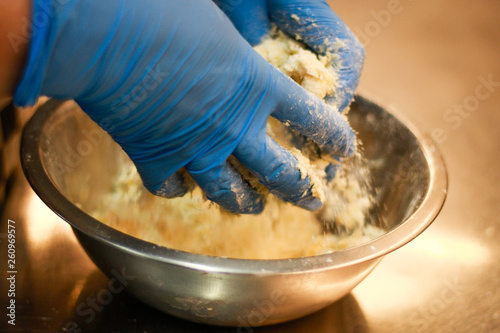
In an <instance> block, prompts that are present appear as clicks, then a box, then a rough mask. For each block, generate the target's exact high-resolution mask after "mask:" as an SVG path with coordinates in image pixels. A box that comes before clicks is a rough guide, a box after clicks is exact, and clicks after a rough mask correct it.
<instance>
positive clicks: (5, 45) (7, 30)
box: [0, 0, 32, 105]
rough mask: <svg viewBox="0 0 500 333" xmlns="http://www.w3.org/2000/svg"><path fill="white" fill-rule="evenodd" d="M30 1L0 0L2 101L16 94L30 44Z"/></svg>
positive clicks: (0, 82) (0, 96)
mask: <svg viewBox="0 0 500 333" xmlns="http://www.w3.org/2000/svg"><path fill="white" fill-rule="evenodd" d="M31 5H32V4H31V1H30V0H14V1H13V0H0V8H1V10H0V105H4V104H5V103H6V102H7V101H9V100H10V99H11V98H12V96H13V95H14V91H15V89H16V86H17V84H18V83H19V80H20V79H21V75H22V73H23V68H24V65H25V62H26V57H27V53H28V48H29V38H30V33H31V26H30V24H29V22H30V21H31Z"/></svg>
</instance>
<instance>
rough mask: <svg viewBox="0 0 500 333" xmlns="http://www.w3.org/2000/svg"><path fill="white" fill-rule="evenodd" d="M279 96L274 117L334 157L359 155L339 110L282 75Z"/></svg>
mask: <svg viewBox="0 0 500 333" xmlns="http://www.w3.org/2000/svg"><path fill="white" fill-rule="evenodd" d="M276 86H277V88H278V91H277V93H276V95H277V96H281V100H280V101H279V102H278V105H277V107H276V108H275V110H274V111H273V113H272V116H273V117H274V118H276V119H278V120H280V121H281V122H283V123H285V124H287V125H289V126H290V128H291V129H293V130H295V131H297V132H299V133H300V134H302V135H304V136H306V137H308V138H309V139H311V140H313V141H314V142H316V143H317V144H318V145H319V146H320V148H321V149H322V150H323V151H325V152H326V153H328V154H330V155H332V156H341V157H344V156H349V155H352V153H354V152H355V151H356V140H355V135H354V132H353V130H352V128H351V127H350V125H349V123H348V122H347V120H346V119H345V118H344V116H343V115H341V114H340V113H338V112H337V109H336V108H334V107H332V106H330V105H327V104H326V103H325V102H323V101H322V100H321V99H319V98H318V97H316V96H315V95H313V94H311V93H309V92H308V91H306V90H305V89H304V88H302V87H301V86H299V85H298V84H296V83H295V82H293V81H291V80H289V79H288V78H286V77H281V76H279V75H278V84H277V85H276Z"/></svg>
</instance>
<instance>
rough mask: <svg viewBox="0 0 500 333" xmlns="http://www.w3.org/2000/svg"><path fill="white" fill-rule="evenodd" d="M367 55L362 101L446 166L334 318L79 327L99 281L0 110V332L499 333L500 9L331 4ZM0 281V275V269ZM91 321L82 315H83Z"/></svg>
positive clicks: (12, 114) (149, 318) (416, 2)
mask: <svg viewBox="0 0 500 333" xmlns="http://www.w3.org/2000/svg"><path fill="white" fill-rule="evenodd" d="M329 3H330V4H331V6H332V8H333V9H334V10H335V11H336V12H337V14H339V16H340V17H341V18H343V19H344V21H345V22H346V23H347V24H348V25H349V26H350V27H351V29H352V30H353V31H354V32H355V33H356V35H357V36H358V37H359V39H360V40H361V41H362V43H363V44H364V45H365V48H366V63H365V69H364V72H363V75H362V79H361V84H360V91H361V92H362V93H364V94H365V95H367V96H368V97H372V98H373V99H374V100H375V101H377V102H379V103H380V104H382V105H383V106H387V107H389V108H390V109H392V110H395V112H396V113H397V114H398V115H402V116H404V117H405V118H408V119H410V120H411V121H412V122H413V123H415V124H416V125H417V126H418V127H419V128H420V129H422V130H423V131H424V132H426V133H427V134H428V135H429V136H431V137H432V138H433V139H434V140H435V141H436V143H437V146H438V147H439V149H440V151H441V153H442V154H443V157H444V160H445V163H446V164H447V168H448V176H449V191H448V197H447V200H446V203H445V205H444V207H443V210H442V212H441V214H440V215H439V216H438V218H437V219H436V221H435V222H434V223H433V224H432V225H431V227H430V228H429V229H428V230H426V231H425V232H424V233H423V234H422V235H421V236H420V237H418V238H417V239H416V240H414V241H413V242H411V243H410V244H408V245H406V246H405V247H403V248H402V249H399V250H398V251H396V252H394V253H392V254H390V255H389V256H387V257H386V258H385V259H384V260H383V261H382V262H381V264H380V265H379V266H378V267H377V268H376V269H375V271H374V272H373V273H372V274H371V275H370V276H368V278H367V279H366V280H364V281H363V282H362V283H361V284H360V285H359V286H358V287H356V288H355V289H354V291H353V292H352V293H351V294H349V295H348V296H346V297H344V298H343V299H342V300H340V301H338V302H336V303H335V304H333V305H332V306H330V307H328V308H326V309H324V310H323V311H320V312H318V313H315V314H313V315H310V316H308V317H305V318H303V319H300V320H296V321H293V322H290V323H286V324H283V325H277V326H272V327H267V328H255V327H240V328H215V327H206V326H201V325H196V324H192V323H188V322H185V321H182V320H179V319H175V318H172V317H169V316H167V315H164V314H161V313H158V312H157V311H155V310H152V309H150V308H149V307H147V306H145V305H142V304H141V303H139V302H138V301H135V300H134V299H132V298H130V297H129V296H127V295H126V294H125V293H120V294H117V295H114V298H113V299H112V300H111V301H110V303H109V304H107V305H106V306H105V307H102V308H99V309H95V311H94V312H93V313H94V315H95V316H94V317H92V319H91V320H90V317H91V316H90V313H89V312H86V313H85V314H84V315H82V313H81V310H82V308H81V307H80V311H78V306H79V305H81V304H85V305H86V304H88V303H87V302H88V299H89V297H90V298H93V297H96V295H97V294H98V293H99V291H100V290H102V289H103V288H105V287H106V285H107V283H108V280H107V278H106V277H105V276H104V275H103V274H102V273H101V272H100V271H99V270H97V268H96V267H95V266H94V265H93V264H92V262H91V261H90V260H89V259H88V258H87V256H86V254H85V253H84V252H83V250H82V249H81V248H80V246H79V245H78V243H77V242H76V239H75V237H74V235H73V234H72V232H71V229H70V228H69V226H68V225H67V224H66V223H64V222H63V221H62V220H60V219H59V218H58V217H57V216H56V215H55V214H53V213H52V212H51V211H49V210H48V209H47V208H46V207H45V205H44V204H43V203H42V202H41V201H40V200H39V199H38V198H37V197H36V195H35V194H34V193H33V192H32V191H31V189H30V188H29V186H28V185H27V183H26V181H25V179H24V176H23V175H22V172H21V170H20V166H19V157H18V155H19V136H20V131H21V128H22V125H23V124H24V123H25V122H26V120H27V119H29V117H30V115H31V113H32V111H33V110H32V109H26V110H16V109H15V108H13V107H12V106H10V107H7V108H5V109H3V110H2V111H1V114H0V115H1V127H0V131H1V132H0V150H1V170H0V171H1V177H0V179H1V180H0V207H1V209H2V219H1V221H0V251H1V255H0V258H1V259H0V261H1V265H0V267H2V268H3V267H6V260H7V258H6V253H7V250H6V231H7V226H6V225H7V220H8V219H11V220H14V221H16V226H17V228H18V234H17V239H16V240H17V246H18V253H17V259H18V261H17V266H18V267H17V269H18V275H17V285H16V288H17V290H16V291H17V292H16V302H17V306H18V307H17V319H16V326H15V327H13V326H10V325H7V324H6V319H5V318H6V317H5V315H4V310H2V311H0V312H1V313H2V316H1V317H0V331H2V332H4V331H5V332H78V329H80V332H160V331H162V332H285V331H286V332H311V331H314V332H318V333H332V332H500V264H499V262H500V243H499V242H498V239H499V236H500V155H499V150H498V144H499V143H500V110H499V109H500V61H499V54H500V1H498V0H480V1H474V2H471V1H465V0H454V1H452V0H441V1H439V0H438V1H431V0H383V1H381V0H372V1H353V0H350V1H348V0H336V1H329ZM2 270H3V269H2ZM0 274H1V275H2V278H1V279H0V307H1V308H2V309H5V307H4V306H7V298H6V294H7V289H8V288H7V284H6V279H5V276H4V275H5V272H1V273H0ZM85 309H86V310H88V308H85Z"/></svg>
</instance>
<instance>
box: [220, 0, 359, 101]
mask: <svg viewBox="0 0 500 333" xmlns="http://www.w3.org/2000/svg"><path fill="white" fill-rule="evenodd" d="M214 1H215V2H216V3H217V4H218V5H219V7H220V8H221V9H222V10H223V11H224V12H225V13H226V14H227V15H228V16H229V18H230V19H231V21H232V22H233V24H234V25H235V27H236V28H237V29H238V30H239V32H240V33H241V35H242V36H243V37H245V38H246V39H247V40H248V42H249V43H250V44H252V45H256V44H258V43H259V42H260V41H261V40H262V38H263V37H264V36H265V35H266V34H268V32H269V30H270V29H271V22H272V23H274V24H276V26H277V27H278V28H280V29H281V30H283V31H284V32H285V33H287V34H289V35H290V36H292V37H294V38H298V39H300V40H301V41H303V42H304V43H305V44H306V45H307V46H308V47H310V48H311V49H312V50H313V51H314V52H316V53H317V54H324V53H325V51H334V52H335V54H336V55H337V58H336V59H334V62H335V63H334V64H332V65H333V66H335V67H336V68H338V73H339V80H338V87H339V88H338V89H337V92H336V94H335V95H333V96H327V98H326V100H327V101H328V102H329V103H332V104H333V105H335V106H336V107H338V109H339V111H343V110H344V109H345V108H346V107H347V106H348V105H349V103H350V102H351V100H352V98H353V96H354V92H355V91H356V88H357V86H358V83H359V77H360V75H361V70H362V68H363V62H364V57H365V54H364V49H363V46H362V45H361V43H360V42H359V41H358V40H357V38H356V37H355V36H354V34H353V33H352V32H351V30H350V29H349V28H348V27H347V26H346V25H345V23H344V22H342V20H341V19H340V18H339V17H338V16H337V15H336V14H335V13H334V12H333V11H332V10H331V9H330V6H329V5H328V4H327V3H326V2H325V1H322V0H214Z"/></svg>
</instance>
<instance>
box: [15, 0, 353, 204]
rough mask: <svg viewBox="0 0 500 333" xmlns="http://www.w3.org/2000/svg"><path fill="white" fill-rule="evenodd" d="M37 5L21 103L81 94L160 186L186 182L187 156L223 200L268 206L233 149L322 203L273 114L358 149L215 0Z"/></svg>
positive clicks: (328, 143) (47, 1)
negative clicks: (273, 128) (271, 122)
mask: <svg viewBox="0 0 500 333" xmlns="http://www.w3.org/2000/svg"><path fill="white" fill-rule="evenodd" d="M33 11H34V12H33V13H34V14H33V15H34V16H33V18H34V20H33V21H34V27H35V28H36V29H34V31H33V36H32V40H31V44H30V51H29V56H28V63H27V66H26V68H25V72H24V74H23V78H22V81H21V83H20V84H19V86H18V87H17V90H16V93H15V96H14V101H15V103H16V104H17V105H30V104H33V103H34V102H35V101H36V98H37V97H38V96H39V95H47V96H51V97H56V98H60V99H74V100H76V101H77V103H78V104H79V105H80V106H81V107H82V109H83V110H84V111H85V112H86V113H87V114H89V115H90V117H91V118H92V119H94V120H95V121H96V122H97V123H98V124H99V125H100V126H101V127H102V128H103V129H105V130H106V131H108V132H109V133H110V135H111V136H112V137H113V139H114V140H116V141H117V142H118V143H119V144H120V145H121V146H122V148H123V149H124V150H125V152H126V153H127V154H128V155H129V156H130V158H131V159H132V161H133V162H134V163H135V165H136V166H137V169H138V171H139V174H140V175H141V178H142V180H143V183H144V185H145V186H146V188H147V189H148V190H149V191H151V192H152V193H153V194H156V195H161V196H164V197H174V196H180V195H183V194H185V193H186V191H187V189H186V184H187V181H186V179H185V175H184V174H183V173H182V172H179V170H180V169H181V168H183V167H184V168H185V169H184V170H187V172H189V174H190V175H191V177H192V179H193V180H194V181H195V182H196V183H197V184H198V185H199V186H200V187H201V188H202V190H203V191H204V192H205V193H206V195H207V197H208V198H209V199H211V200H213V201H215V202H217V203H219V204H220V205H221V206H222V207H224V208H225V209H227V210H229V211H231V212H238V213H259V212H260V211H262V209H263V201H262V200H261V197H260V195H259V194H258V193H257V191H256V190H255V189H253V188H252V187H251V186H250V185H249V184H248V183H247V181H245V180H244V179H243V178H242V177H241V175H240V174H239V173H238V172H237V171H236V170H235V169H234V168H233V167H232V166H231V165H230V164H228V163H227V158H228V157H229V156H230V155H231V154H233V155H234V156H235V157H236V158H237V159H238V160H239V161H240V162H241V163H242V164H243V165H244V166H246V168H247V169H248V170H250V171H251V172H252V173H253V174H254V175H255V176H256V177H257V178H258V179H259V181H260V182H261V183H262V184H264V185H265V186H267V187H268V188H269V190H270V191H271V192H272V193H274V194H275V195H277V196H278V197H280V198H282V199H283V200H286V201H289V202H292V203H295V204H297V205H299V206H302V207H305V208H308V209H313V210H314V209H317V208H319V206H320V205H321V203H320V202H319V201H318V199H317V198H315V197H313V195H312V193H311V181H310V179H309V178H308V177H306V178H304V179H303V178H302V177H301V174H300V171H299V168H298V161H297V159H296V158H295V157H294V156H293V155H292V154H291V153H290V152H288V151H287V150H285V149H283V148H282V147H281V146H279V145H278V144H277V143H276V142H275V141H273V140H272V139H271V138H270V137H269V136H267V134H266V122H267V118H268V117H269V115H272V116H274V117H276V118H277V119H279V120H281V121H286V122H288V123H289V124H290V126H291V127H292V128H294V129H296V130H298V131H299V132H300V133H302V134H303V135H305V136H307V137H309V138H311V139H312V140H314V141H316V142H317V143H318V144H319V145H320V146H321V147H322V148H323V149H324V150H325V151H326V152H328V153H330V154H332V155H338V156H346V155H349V154H351V153H352V152H353V150H354V147H355V143H354V134H353V132H352V130H351V128H350V127H349V125H348V124H347V123H346V121H345V120H344V119H343V118H342V117H341V116H340V115H339V114H338V113H337V112H336V111H335V109H334V108H331V107H329V106H327V105H326V104H325V103H323V102H322V101H320V100H319V99H317V98H316V97H314V96H312V95H311V94H309V93H307V92H306V91H305V90H304V89H302V88H301V87H300V86H298V85H297V84H295V83H294V82H293V81H291V80H290V79H289V78H287V77H285V76H284V75H283V74H281V73H280V72H279V71H277V70H275V69H274V68H273V67H272V66H271V65H269V64H268V63H267V62H266V61H265V60H263V59H262V58H261V57H260V56H258V55H257V53H256V52H254V51H253V49H252V48H251V46H250V45H249V44H248V43H247V42H246V41H245V40H244V39H243V38H242V37H241V35H240V34H239V33H238V31H237V30H236V29H235V28H234V27H233V25H232V24H231V22H230V21H229V19H228V18H227V16H226V15H224V14H223V13H222V12H221V11H220V9H219V8H218V7H217V6H216V5H215V4H214V3H213V2H212V1H210V0H184V1H176V0H144V1H136V0H106V1H100V0H65V1H60V0H34V9H33ZM325 116H326V120H322V121H321V119H322V118H325ZM103 167H106V166H103Z"/></svg>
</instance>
